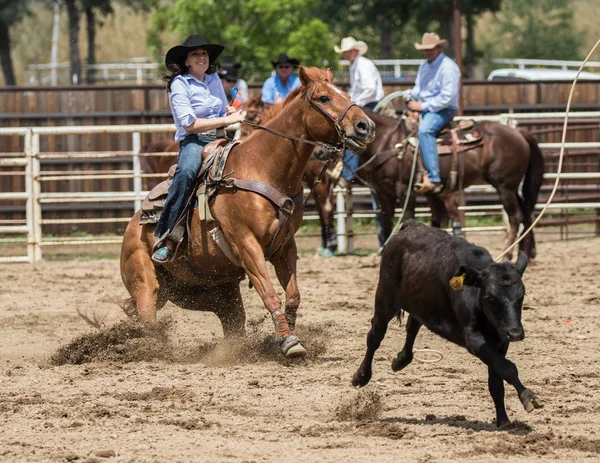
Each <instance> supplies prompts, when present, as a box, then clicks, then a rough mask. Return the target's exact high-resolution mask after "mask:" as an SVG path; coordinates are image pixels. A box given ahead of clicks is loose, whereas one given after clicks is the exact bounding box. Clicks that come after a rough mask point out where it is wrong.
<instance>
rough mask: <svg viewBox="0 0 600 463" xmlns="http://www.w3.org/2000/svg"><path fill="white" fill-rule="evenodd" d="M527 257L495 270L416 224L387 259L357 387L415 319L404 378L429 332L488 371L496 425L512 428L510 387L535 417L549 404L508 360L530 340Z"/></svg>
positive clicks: (460, 243)
mask: <svg viewBox="0 0 600 463" xmlns="http://www.w3.org/2000/svg"><path fill="white" fill-rule="evenodd" d="M526 267H527V256H526V255H525V253H523V252H520V253H519V257H518V259H517V262H516V264H515V265H513V264H511V263H501V264H498V263H494V261H493V260H492V258H491V256H490V254H489V253H488V252H487V251H486V250H485V249H483V248H481V247H478V246H475V245H473V244H470V243H468V242H466V241H464V240H462V239H460V238H455V237H453V236H450V235H449V234H447V233H446V232H444V231H442V230H439V229H435V228H430V227H427V226H425V225H423V224H422V223H419V222H415V221H414V220H410V221H408V222H406V223H405V224H404V225H403V227H402V230H401V231H400V233H398V234H397V235H396V236H394V238H393V239H392V240H391V241H390V243H389V245H388V247H387V248H386V249H385V251H384V252H383V256H382V259H381V270H380V275H379V285H378V287H377V294H376V297H375V315H374V316H373V319H372V320H371V329H370V331H369V334H368V335H367V353H366V355H365V358H364V360H363V362H362V364H361V365H360V367H359V368H358V370H357V371H356V373H355V374H354V376H353V378H352V384H353V385H354V386H365V385H366V384H367V383H368V382H369V380H370V379H371V374H372V369H371V365H372V362H373V355H374V354H375V351H376V350H377V349H378V348H379V345H380V344H381V341H382V340H383V338H384V336H385V333H386V330H387V326H388V323H389V322H390V320H391V319H392V318H394V317H395V316H400V315H401V312H402V311H403V310H404V311H406V312H408V314H409V315H408V320H407V322H406V342H405V344H404V347H403V348H402V350H401V351H400V353H399V354H398V356H397V357H396V358H395V359H394V360H393V362H392V369H393V370H394V371H399V370H401V369H403V368H405V367H406V366H408V365H409V364H410V363H411V361H412V359H413V345H414V342H415V338H416V337H417V334H418V332H419V329H420V328H421V326H422V325H425V326H426V327H427V328H429V329H430V330H431V331H433V332H434V333H436V334H438V335H439V336H441V337H443V338H445V339H447V340H448V341H451V342H453V343H455V344H458V345H459V346H463V347H466V348H467V349H468V351H469V352H470V353H472V354H473V355H475V356H476V357H478V358H479V359H480V360H481V361H482V362H484V363H485V364H486V365H487V366H488V375H489V377H488V386H489V391H490V394H491V396H492V399H493V400H494V405H495V407H496V424H497V426H501V425H503V424H505V423H508V422H509V420H508V416H507V415H506V409H505V407H504V381H506V382H507V383H509V384H511V385H512V386H513V387H514V388H515V389H516V391H517V394H518V395H519V399H520V400H521V403H522V404H523V406H524V407H525V410H527V411H528V412H530V411H532V410H533V409H534V408H541V407H542V402H541V401H540V400H539V399H538V398H537V397H536V395H535V394H534V393H533V392H531V391H530V390H529V389H527V388H526V387H525V386H524V385H523V384H522V383H521V381H520V380H519V376H518V372H517V367H516V366H515V364H514V363H512V362H511V361H510V360H507V359H506V358H505V356H506V352H507V350H508V344H509V343H510V342H512V341H521V340H523V338H524V337H525V333H524V331H523V326H522V325H521V307H522V304H523V298H524V296H525V286H524V285H523V281H522V280H521V277H522V275H523V272H524V271H525V268H526Z"/></svg>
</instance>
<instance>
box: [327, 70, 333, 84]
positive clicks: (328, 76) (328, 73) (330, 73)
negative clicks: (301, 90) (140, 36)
mask: <svg viewBox="0 0 600 463" xmlns="http://www.w3.org/2000/svg"><path fill="white" fill-rule="evenodd" d="M325 80H326V81H327V82H333V72H331V68H327V70H326V71H325Z"/></svg>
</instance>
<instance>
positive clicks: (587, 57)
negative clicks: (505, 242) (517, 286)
mask: <svg viewBox="0 0 600 463" xmlns="http://www.w3.org/2000/svg"><path fill="white" fill-rule="evenodd" d="M598 45H600V40H598V41H597V42H596V45H594V48H592V50H591V51H590V52H589V53H588V55H587V56H586V58H585V60H584V61H583V63H581V66H580V67H579V70H578V71H577V75H575V80H573V84H572V85H571V91H570V92H569V99H568V100H567V108H566V111H565V122H564V124H563V131H562V139H561V147H560V154H559V157H558V169H557V172H556V180H555V181H554V188H552V193H550V197H549V198H548V201H547V202H546V204H545V205H544V208H543V209H542V211H541V212H540V214H539V215H538V216H537V217H536V219H535V220H534V221H533V223H532V224H531V225H530V226H529V228H528V229H527V230H525V232H523V233H522V234H521V236H520V237H519V239H518V240H516V241H515V242H514V243H513V244H512V245H511V246H509V247H508V248H506V249H505V250H504V252H502V254H500V255H499V256H498V257H496V258H495V259H494V260H495V261H499V260H500V259H501V258H502V257H504V256H505V255H506V253H507V252H509V251H510V250H511V249H512V248H514V247H515V246H516V245H517V244H519V243H520V242H521V241H523V238H525V236H527V235H528V234H529V233H530V232H531V230H533V228H534V227H535V226H536V224H537V223H538V222H539V221H540V220H541V218H542V216H543V215H544V213H545V212H546V209H548V206H549V205H550V203H551V202H552V200H553V199H554V195H555V193H556V190H557V189H558V182H559V181H560V174H561V173H562V165H563V157H564V154H565V140H566V139H567V122H568V120H569V110H570V108H571V99H572V98H573V93H574V91H575V84H576V83H577V79H578V78H579V74H581V71H582V70H583V68H584V67H585V64H586V63H587V62H588V61H589V59H590V57H591V56H592V54H593V53H594V51H596V48H598Z"/></svg>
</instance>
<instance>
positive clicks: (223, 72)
mask: <svg viewBox="0 0 600 463" xmlns="http://www.w3.org/2000/svg"><path fill="white" fill-rule="evenodd" d="M219 77H220V78H221V79H226V80H228V81H229V82H237V80H238V75H237V69H236V68H235V67H233V68H226V67H222V68H221V69H219Z"/></svg>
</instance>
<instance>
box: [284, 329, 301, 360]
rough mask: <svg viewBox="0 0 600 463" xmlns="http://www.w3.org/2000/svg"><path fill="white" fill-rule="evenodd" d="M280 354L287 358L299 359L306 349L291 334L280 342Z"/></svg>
mask: <svg viewBox="0 0 600 463" xmlns="http://www.w3.org/2000/svg"><path fill="white" fill-rule="evenodd" d="M281 352H282V353H283V355H285V356H286V357H287V358H289V359H291V358H299V357H304V356H305V355H306V349H305V348H304V347H303V346H302V344H300V340H299V339H298V338H297V337H296V336H294V335H293V334H292V335H290V336H287V337H286V338H285V339H284V340H283V341H282V342H281Z"/></svg>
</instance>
